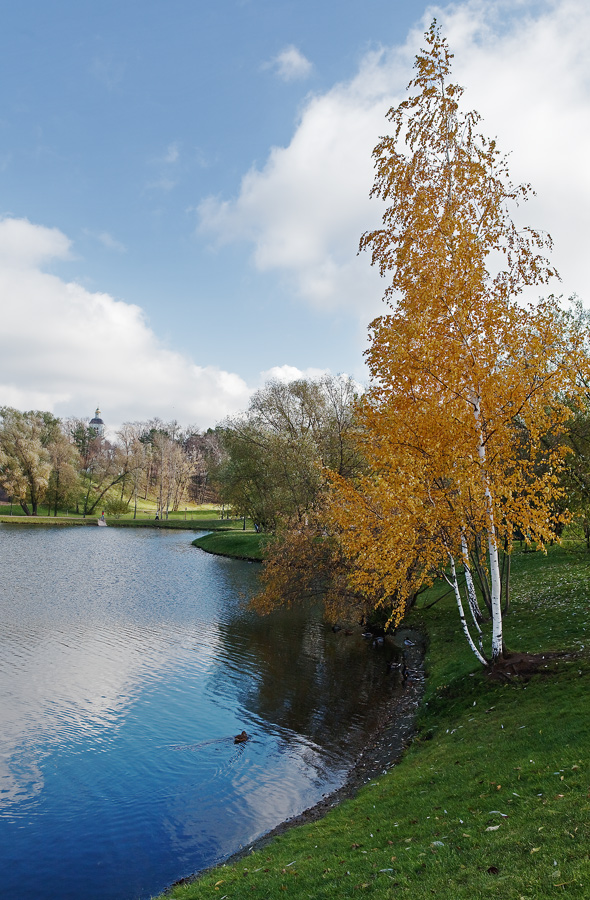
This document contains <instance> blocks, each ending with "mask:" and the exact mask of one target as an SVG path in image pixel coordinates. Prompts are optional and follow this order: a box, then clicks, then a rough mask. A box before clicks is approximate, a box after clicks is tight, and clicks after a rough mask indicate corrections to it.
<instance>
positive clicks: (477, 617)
mask: <svg viewBox="0 0 590 900" xmlns="http://www.w3.org/2000/svg"><path fill="white" fill-rule="evenodd" d="M461 555H462V557H463V571H464V572H465V585H466V587H467V599H468V601H469V609H470V611H471V618H472V619H473V624H474V625H475V627H476V629H477V643H478V644H479V649H480V651H481V650H483V635H482V631H481V628H480V626H479V623H480V622H481V620H482V618H483V616H482V614H481V610H480V608H479V603H478V602H477V594H476V593H475V585H474V583H473V577H472V575H471V569H470V568H469V550H468V548H467V541H466V540H465V533H464V532H461Z"/></svg>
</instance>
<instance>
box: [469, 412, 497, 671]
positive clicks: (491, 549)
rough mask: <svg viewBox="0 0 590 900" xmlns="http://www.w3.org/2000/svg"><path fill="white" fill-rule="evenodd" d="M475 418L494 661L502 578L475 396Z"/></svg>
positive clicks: (479, 415) (479, 418)
mask: <svg viewBox="0 0 590 900" xmlns="http://www.w3.org/2000/svg"><path fill="white" fill-rule="evenodd" d="M473 409H474V413H475V419H476V422H477V427H478V433H479V444H478V447H477V454H478V456H479V461H480V462H481V464H482V478H483V482H484V491H485V498H486V509H487V515H488V526H487V535H488V557H489V562H490V582H491V585H490V588H491V605H492V662H496V660H498V659H499V658H500V656H501V655H502V604H501V592H502V580H501V578H500V559H499V554H498V543H497V540H496V526H495V523H494V504H493V498H492V492H491V490H490V485H489V481H488V477H487V474H486V469H485V462H486V448H485V444H484V441H483V432H482V428H481V409H480V398H479V397H478V396H476V397H475V399H474V403H473Z"/></svg>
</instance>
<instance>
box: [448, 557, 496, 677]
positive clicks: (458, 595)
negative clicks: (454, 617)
mask: <svg viewBox="0 0 590 900" xmlns="http://www.w3.org/2000/svg"><path fill="white" fill-rule="evenodd" d="M449 559H450V561H451V576H452V577H451V578H449V577H448V575H446V574H445V579H446V581H447V583H448V584H450V585H451V587H452V588H453V590H454V592H455V600H456V601H457V607H458V609H459V618H460V619H461V627H462V628H463V633H464V634H465V637H466V638H467V643H468V644H469V646H470V647H471V649H472V651H473V653H474V654H475V656H476V657H477V659H478V660H479V661H480V663H481V664H482V666H487V664H488V662H487V660H486V659H485V657H484V656H482V654H481V653H480V651H479V650H478V649H477V647H476V646H475V643H474V641H473V638H472V637H471V633H470V631H469V626H468V624H467V619H466V618H465V612H464V610H463V601H462V600H461V591H460V590H459V582H458V581H457V571H456V569H455V560H454V558H453V556H451V554H449Z"/></svg>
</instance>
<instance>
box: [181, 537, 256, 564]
mask: <svg viewBox="0 0 590 900" xmlns="http://www.w3.org/2000/svg"><path fill="white" fill-rule="evenodd" d="M267 538H268V535H265V534H256V532H254V531H224V532H219V531H216V532H215V534H206V535H204V536H203V537H199V538H197V539H196V540H194V541H193V546H194V547H200V549H201V550H206V551H207V552H208V553H217V554H220V555H222V556H233V557H236V558H237V559H250V560H261V559H262V550H263V547H264V543H265V541H266V540H267Z"/></svg>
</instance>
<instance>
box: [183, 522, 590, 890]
mask: <svg viewBox="0 0 590 900" xmlns="http://www.w3.org/2000/svg"><path fill="white" fill-rule="evenodd" d="M249 537H250V536H249V535H244V538H249ZM252 537H256V536H255V535H253V536H252ZM444 591H445V588H443V587H440V586H437V587H435V588H434V589H432V590H431V592H430V593H429V595H424V596H422V597H421V598H420V604H419V608H418V609H414V610H412V612H411V615H410V616H409V621H410V624H413V625H417V626H419V627H420V628H421V629H422V630H423V631H424V632H425V633H426V634H427V636H428V640H429V649H428V651H427V656H426V673H427V679H426V690H425V696H424V700H423V703H422V706H421V709H420V711H419V714H418V721H417V734H416V737H415V739H414V741H413V743H412V745H411V746H410V747H409V749H408V750H407V752H406V754H405V756H404V758H403V759H402V760H401V762H400V763H399V764H398V765H397V766H395V767H394V768H393V769H391V770H390V771H389V772H388V773H387V774H384V775H381V776H379V777H378V778H375V779H374V780H373V781H372V782H371V783H370V784H369V785H367V786H365V787H364V788H363V789H362V790H361V791H360V792H359V794H358V795H357V796H356V797H355V798H354V799H352V800H349V801H346V802H345V803H343V804H341V805H340V806H338V807H336V808H335V809H334V810H333V811H331V812H330V813H329V814H328V815H327V816H326V817H325V818H324V819H322V820H320V821H318V822H314V823H312V824H309V825H305V826H303V827H300V828H295V829H292V830H290V831H288V832H287V833H286V834H284V835H282V836H281V837H279V838H277V839H276V840H274V841H273V842H272V843H271V844H270V845H268V846H266V847H264V848H262V849H260V850H258V851H256V852H255V853H253V854H251V855H248V856H247V857H246V858H244V859H242V860H240V861H238V862H235V863H234V864H232V865H227V866H220V867H218V868H216V869H213V870H211V871H209V872H206V873H204V874H203V876H202V877H201V878H199V879H198V880H197V881H196V882H194V883H192V884H191V883H189V884H182V885H178V886H177V887H174V888H173V889H172V890H171V891H170V893H169V895H168V896H170V897H174V898H183V900H200V898H210V897H219V898H220V900H222V898H227V900H245V898H247V897H248V898H250V897H260V898H265V900H279V898H281V900H282V898H284V897H290V898H293V900H310V898H313V900H324V898H326V900H327V898H330V900H342V898H349V897H351V898H352V897H357V896H367V897H372V898H376V900H397V898H404V900H432V898H433V897H437V898H439V900H484V898H485V900H492V898H500V900H549V898H556V897H559V896H564V897H568V898H576V900H588V897H590V753H589V751H590V700H589V697H590V553H588V552H587V551H585V550H583V549H578V548H574V547H572V546H571V545H570V548H568V549H564V548H560V547H551V548H550V549H549V553H548V556H547V557H544V556H542V555H541V554H537V553H522V552H517V553H515V555H514V560H513V579H512V603H513V611H512V612H511V613H510V614H509V615H508V616H507V617H506V620H505V626H506V627H505V633H506V643H507V645H508V647H509V648H510V649H512V650H515V651H527V652H539V651H542V652H545V651H547V652H550V651H554V650H559V651H565V654H564V655H561V656H558V657H549V658H547V661H546V663H545V664H542V665H541V669H540V671H539V672H538V673H537V674H535V675H532V676H531V677H529V678H524V679H510V680H508V681H506V682H502V681H495V680H492V679H490V678H489V677H487V676H486V675H485V674H484V673H483V671H482V669H481V667H480V666H479V665H478V663H477V662H476V661H475V658H474V657H473V656H472V654H471V652H470V651H469V649H468V648H467V645H466V643H465V639H464V637H463V635H462V633H461V630H460V627H459V622H458V616H457V610H456V608H455V606H454V603H453V602H452V598H451V597H448V596H447V597H445V598H443V599H442V600H441V601H440V602H439V603H437V604H436V605H435V606H433V607H432V608H431V609H426V608H425V606H426V605H427V604H428V603H429V602H432V600H433V599H435V598H436V596H437V595H440V594H442V593H444ZM187 874H188V873H187V872H186V871H184V872H183V871H179V872H178V877H179V878H180V877H181V876H183V875H187Z"/></svg>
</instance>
